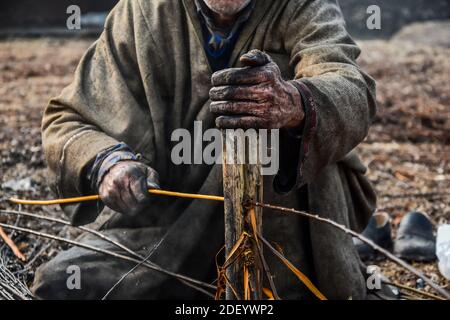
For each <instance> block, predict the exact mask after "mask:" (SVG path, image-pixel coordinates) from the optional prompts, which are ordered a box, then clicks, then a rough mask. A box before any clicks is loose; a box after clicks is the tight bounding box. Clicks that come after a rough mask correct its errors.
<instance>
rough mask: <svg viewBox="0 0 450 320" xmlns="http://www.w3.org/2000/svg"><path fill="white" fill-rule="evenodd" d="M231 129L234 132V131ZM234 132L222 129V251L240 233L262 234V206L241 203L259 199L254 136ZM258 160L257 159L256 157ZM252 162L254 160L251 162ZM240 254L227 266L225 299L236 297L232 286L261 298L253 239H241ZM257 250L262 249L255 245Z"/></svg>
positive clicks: (260, 187) (259, 268)
mask: <svg viewBox="0 0 450 320" xmlns="http://www.w3.org/2000/svg"><path fill="white" fill-rule="evenodd" d="M234 133H235V132H234ZM234 133H231V132H230V133H227V131H223V135H222V137H223V139H222V143H223V152H222V157H223V158H222V159H223V192H224V198H225V203H224V209H225V255H226V257H229V256H230V255H231V254H232V251H233V248H234V247H235V244H236V243H237V242H238V241H239V237H240V236H241V235H242V234H244V233H245V234H249V235H252V234H254V233H255V232H254V231H256V233H259V234H262V210H261V208H257V207H255V208H249V207H247V206H246V205H245V203H249V202H252V201H258V200H256V199H260V201H261V200H262V190H263V181H262V176H261V167H260V165H258V161H256V162H252V161H250V157H251V156H255V155H256V157H257V158H259V156H258V155H259V153H258V142H259V141H258V140H259V139H258V137H256V143H255V140H254V141H253V143H248V142H249V140H250V139H245V137H244V138H243V137H242V136H241V137H240V138H241V139H243V140H241V143H239V142H237V140H238V139H240V138H239V137H236V136H235V135H234ZM257 160H258V159H257ZM253 163H255V164H253ZM252 210H254V219H255V221H254V224H255V225H256V228H257V230H253V227H252V221H251V215H250V212H251V211H252ZM242 245H243V246H245V247H244V252H245V253H244V254H243V256H242V257H241V258H239V259H238V260H237V261H236V262H235V263H233V264H232V265H231V266H230V267H229V268H227V271H226V276H227V278H228V279H229V282H230V285H228V286H227V288H226V299H227V300H232V299H234V298H235V297H236V295H235V293H234V292H233V290H232V288H235V289H236V290H237V294H238V296H240V297H244V299H247V298H249V299H252V300H261V299H262V295H263V287H262V274H263V273H262V266H261V261H260V259H259V255H258V248H256V247H255V246H256V245H258V244H257V241H244V242H243V244H242ZM259 250H262V248H261V247H259Z"/></svg>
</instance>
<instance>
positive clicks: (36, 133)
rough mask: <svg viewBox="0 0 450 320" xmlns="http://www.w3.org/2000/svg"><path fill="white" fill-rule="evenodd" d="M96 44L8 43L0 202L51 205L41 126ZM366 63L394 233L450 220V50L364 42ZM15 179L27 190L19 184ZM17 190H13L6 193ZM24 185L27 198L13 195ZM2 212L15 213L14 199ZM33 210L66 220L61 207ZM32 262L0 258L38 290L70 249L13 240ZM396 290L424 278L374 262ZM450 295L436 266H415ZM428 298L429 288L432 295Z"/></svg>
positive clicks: (380, 188)
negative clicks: (417, 218) (408, 220)
mask: <svg viewBox="0 0 450 320" xmlns="http://www.w3.org/2000/svg"><path fill="white" fill-rule="evenodd" d="M90 43H91V41H90V40H54V39H36V40H15V41H14V40H8V41H2V42H0V128H1V129H0V163H1V166H0V185H2V188H0V197H2V198H3V200H4V199H5V198H7V197H9V196H11V195H19V196H23V197H28V198H52V197H53V195H52V193H51V190H50V188H49V186H48V181H47V178H46V169H45V163H44V158H43V154H42V148H41V137H40V121H41V117H42V111H43V108H44V107H45V105H46V103H47V101H48V99H49V98H50V97H52V96H55V95H57V94H58V93H59V92H60V91H61V89H62V88H63V87H64V86H66V85H67V84H68V83H69V82H70V81H71V79H72V75H73V72H74V70H75V68H76V65H77V63H78V60H79V59H80V57H81V55H82V54H83V52H84V51H85V50H86V48H87V47H88V46H89V45H90ZM361 45H362V48H363V55H362V57H361V59H360V62H361V64H362V65H363V66H364V68H365V70H367V71H368V72H369V74H371V75H372V76H374V77H375V78H376V80H377V83H378V103H379V113H378V116H377V119H376V121H375V123H374V125H373V127H372V129H371V131H370V133H369V136H368V137H367V139H366V140H365V142H364V143H362V144H361V145H360V146H359V147H358V149H359V151H360V154H361V155H362V158H363V160H364V161H365V163H366V164H367V165H368V167H369V172H368V175H369V178H370V180H371V181H372V182H373V184H374V186H375V188H376V190H377V192H378V194H379V204H378V207H379V210H383V211H386V212H388V213H389V214H390V216H391V217H392V225H393V228H394V230H395V229H396V227H397V226H398V224H399V221H400V219H401V217H402V216H403V215H405V214H406V213H407V212H409V211H412V210H420V211H423V212H425V213H427V214H428V215H429V216H430V218H431V220H432V222H433V224H434V225H435V226H436V225H438V224H440V223H449V221H450V206H449V201H450V184H449V181H450V164H449V158H448V157H449V154H450V147H449V142H450V124H449V119H450V81H449V80H450V60H449V58H448V57H449V56H450V49H446V48H445V47H429V46H424V45H420V44H418V43H417V42H416V43H408V42H401V41H396V42H386V41H370V42H362V43H361ZM17 181H20V182H21V183H19V184H17ZM6 186H9V187H10V188H6ZM11 187H12V188H14V187H16V188H18V189H19V190H12V189H11ZM3 200H2V201H1V202H0V208H2V209H5V208H8V209H17V207H14V206H11V205H10V204H8V203H7V202H6V201H3ZM24 209H25V210H26V211H33V212H38V213H44V214H48V215H51V216H56V217H62V213H61V212H60V210H59V209H58V208H41V207H26V208H24ZM0 221H7V222H8V223H17V224H18V225H20V226H27V227H31V228H35V229H38V230H41V231H43V232H49V233H53V234H59V235H62V236H68V237H69V236H71V237H73V236H75V235H76V232H74V231H71V230H70V229H68V228H61V227H60V226H52V225H50V224H44V223H36V222H35V221H29V220H25V219H22V220H19V221H18V220H16V219H15V218H11V217H5V216H0ZM11 236H12V238H13V239H14V241H15V242H16V243H17V244H18V246H19V247H20V248H21V249H22V251H23V252H24V253H25V255H26V256H27V258H28V262H27V263H19V262H18V261H17V260H16V259H14V258H13V257H12V255H11V253H10V251H9V248H8V247H6V246H5V245H2V244H1V243H0V258H2V259H3V260H0V261H3V264H4V265H6V266H8V267H9V269H10V270H12V271H13V272H14V273H15V274H16V275H17V276H18V277H19V278H21V279H23V280H24V281H25V282H26V283H28V284H30V283H31V281H32V279H33V276H34V270H35V269H36V268H37V267H38V266H39V264H41V263H42V262H44V261H46V260H48V259H49V258H51V257H52V256H54V255H55V254H56V252H57V251H58V250H60V249H61V248H64V246H63V245H60V244H56V243H52V244H51V245H47V243H48V241H47V240H42V239H38V238H35V237H31V236H26V235H21V234H17V233H14V234H12V235H11ZM375 263H377V264H379V265H380V266H381V267H382V270H383V272H384V273H385V274H386V275H388V276H389V277H391V279H393V280H394V281H396V282H399V283H402V284H406V285H410V286H414V287H415V286H416V280H417V279H416V277H415V276H413V275H411V274H410V273H408V272H406V271H403V270H402V269H401V268H399V267H397V266H396V265H394V264H393V263H391V262H389V261H378V262H375ZM414 266H416V267H417V268H419V269H421V270H422V271H423V272H424V273H425V274H426V275H428V276H429V277H431V278H432V279H434V280H435V281H437V282H439V284H441V285H442V286H446V287H447V288H448V287H449V285H450V282H449V281H446V280H445V279H444V278H443V277H442V276H441V275H440V274H439V271H438V269H437V265H436V263H414ZM425 289H426V290H429V288H427V287H426V288H425Z"/></svg>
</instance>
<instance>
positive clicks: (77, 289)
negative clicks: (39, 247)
mask: <svg viewBox="0 0 450 320" xmlns="http://www.w3.org/2000/svg"><path fill="white" fill-rule="evenodd" d="M81 289H82V287H81V269H80V267H79V266H78V265H76V264H75V263H72V262H71V261H69V260H66V259H62V258H61V257H60V256H57V257H56V258H55V259H53V260H51V261H49V262H47V263H45V264H43V265H41V266H40V267H39V268H38V269H37V270H36V274H35V278H34V283H33V287H32V291H33V294H34V295H35V296H36V297H37V298H39V299H80V298H83V296H82V292H81V291H82V290H81Z"/></svg>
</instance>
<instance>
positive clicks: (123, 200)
mask: <svg viewBox="0 0 450 320" xmlns="http://www.w3.org/2000/svg"><path fill="white" fill-rule="evenodd" d="M150 188H154V189H159V180H158V173H157V172H156V171H155V170H153V169H152V168H150V167H149V166H146V165H144V164H142V163H140V162H137V161H121V162H118V163H117V164H115V165H114V166H113V167H112V168H111V169H110V171H109V172H108V173H107V174H106V175H105V176H104V178H103V180H102V181H101V183H100V187H99V193H100V199H101V200H102V201H103V203H104V204H105V205H106V206H108V207H109V208H111V209H113V210H115V211H118V212H121V213H123V214H128V215H132V216H133V215H136V214H138V213H140V212H141V211H142V210H143V209H144V208H145V207H146V206H147V205H148V204H149V202H150V199H151V195H150V194H149V193H148V189H150Z"/></svg>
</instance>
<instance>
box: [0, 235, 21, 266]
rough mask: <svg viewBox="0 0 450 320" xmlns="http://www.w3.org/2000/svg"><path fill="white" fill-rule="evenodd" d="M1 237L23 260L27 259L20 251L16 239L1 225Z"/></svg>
mask: <svg viewBox="0 0 450 320" xmlns="http://www.w3.org/2000/svg"><path fill="white" fill-rule="evenodd" d="M0 237H1V238H2V239H3V241H5V243H6V244H7V245H8V247H10V248H11V250H12V252H13V253H14V255H15V256H16V257H17V258H18V259H20V260H21V261H26V260H27V258H25V256H24V255H23V253H22V252H20V249H19V248H18V247H17V246H16V244H15V243H14V241H12V239H11V238H10V237H9V236H8V235H7V234H6V232H5V231H4V230H3V228H2V227H0Z"/></svg>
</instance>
